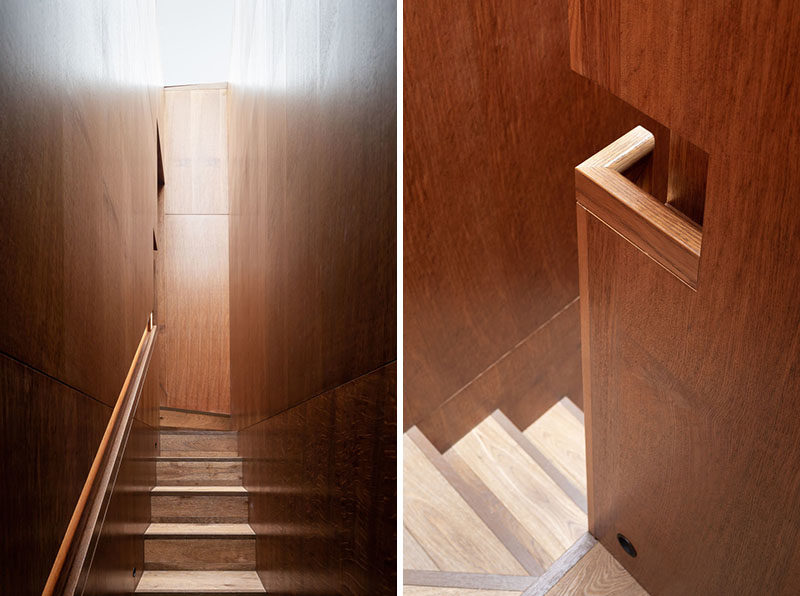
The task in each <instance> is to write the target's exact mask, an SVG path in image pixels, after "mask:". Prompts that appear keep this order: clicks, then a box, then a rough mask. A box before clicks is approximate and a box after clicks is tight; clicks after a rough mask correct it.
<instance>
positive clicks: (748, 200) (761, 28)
mask: <svg viewBox="0 0 800 596" xmlns="http://www.w3.org/2000/svg"><path fill="white" fill-rule="evenodd" d="M570 7H571V9H570V16H571V27H570V30H571V33H572V38H571V60H572V66H573V68H575V69H576V70H577V71H578V72H580V73H582V74H584V75H586V76H589V77H591V78H593V79H594V80H596V81H597V82H598V83H600V84H602V85H603V86H605V87H606V88H608V89H610V90H611V91H613V92H614V93H615V94H617V95H618V96H619V97H621V98H622V99H624V100H625V101H628V102H630V103H631V104H632V105H633V106H634V107H636V108H638V109H641V110H642V111H644V112H646V113H647V114H649V115H650V116H652V117H654V118H656V119H657V120H659V121H660V122H661V123H662V124H663V125H665V126H667V127H669V128H670V129H671V131H673V132H674V133H676V134H678V135H680V137H681V138H683V139H685V140H686V141H688V142H690V143H692V144H694V145H695V146H696V147H697V148H698V149H699V150H700V151H702V152H704V153H705V154H707V167H708V171H707V178H706V180H705V192H706V197H705V203H704V204H705V209H704V213H703V217H702V223H703V228H702V249H701V252H700V262H699V271H698V276H697V283H696V291H694V290H692V289H691V288H689V287H687V286H686V285H684V284H682V283H681V282H680V281H679V280H677V279H676V278H675V277H673V276H672V275H671V274H670V273H668V272H667V271H665V270H664V269H662V268H661V267H660V266H659V265H658V264H656V263H655V262H654V261H653V260H651V259H650V258H649V257H648V256H646V255H645V254H644V253H643V252H640V251H639V250H637V249H636V248H635V247H634V246H633V245H631V244H629V243H628V242H625V241H624V240H623V239H621V238H620V236H619V235H617V234H616V233H615V232H614V230H612V229H611V228H609V227H608V226H606V225H605V224H604V223H602V222H600V221H599V220H598V219H596V218H595V217H593V216H592V215H591V214H589V213H587V212H585V211H583V210H582V209H580V208H579V209H578V221H579V226H578V227H579V244H580V260H581V303H582V307H584V310H583V312H582V325H583V331H582V333H583V349H584V367H585V368H584V389H585V396H584V399H585V406H586V414H587V417H586V422H587V428H588V429H589V440H590V443H589V457H588V466H589V485H590V491H589V493H590V494H589V503H590V510H589V515H590V526H591V530H592V531H593V533H594V534H595V535H596V536H597V537H598V538H599V539H600V541H601V542H602V543H603V545H604V546H606V548H608V549H609V551H610V552H611V553H612V554H613V555H614V556H615V557H616V558H617V559H618V560H619V561H620V562H621V563H622V564H623V565H624V566H625V567H626V568H627V569H628V570H629V571H630V572H631V574H632V575H633V576H634V577H635V578H636V579H637V580H638V581H639V582H640V583H641V584H642V586H643V587H644V588H645V589H647V590H648V591H649V592H650V593H651V594H796V593H797V591H798V590H799V589H800V558H798V556H797V553H798V550H800V523H798V518H797V511H798V510H800V483H798V481H797V473H796V470H797V468H798V466H800V450H798V448H797V445H798V441H800V421H798V417H797V416H796V412H797V411H798V408H800V350H798V345H799V342H800V331H799V329H800V325H798V322H800V300H798V295H800V268H798V266H797V263H798V259H800V205H799V204H798V202H797V200H796V197H797V195H798V193H799V192H800V169H798V167H797V163H796V162H797V158H796V156H797V154H798V149H800V133H798V130H800V129H799V128H798V123H799V122H800V111H798V105H800V85H798V79H797V75H796V73H797V72H800V53H798V52H797V48H798V47H800V46H799V43H800V11H798V9H797V6H796V5H795V4H794V3H791V2H775V3H772V4H770V5H769V6H766V5H764V3H761V2H755V1H752V0H749V1H746V2H742V3H739V4H737V5H735V6H734V5H730V4H729V3H723V2H701V3H696V2H690V1H689V0H667V1H658V2H656V1H649V0H648V1H644V2H642V1H628V0H603V1H595V0H573V1H572V2H571V3H570ZM612 140H613V139H611V138H609V139H608V141H612ZM696 155H698V158H700V156H699V154H698V153H697V152H696ZM588 156H589V154H587V155H586V156H584V157H588ZM689 159H691V157H689ZM702 159H705V157H702ZM690 165H691V164H690ZM695 165H697V164H695ZM686 169H687V168H685V167H684V169H683V171H686ZM695 217H696V214H695ZM618 532H621V533H623V534H624V535H625V536H627V537H628V538H629V539H630V540H631V541H632V543H633V544H634V546H635V547H636V550H637V551H638V556H637V557H636V558H635V559H633V558H631V557H629V556H628V555H626V554H625V553H624V552H623V550H622V548H621V547H620V545H619V544H618V542H617V538H616V534H617V533H618Z"/></svg>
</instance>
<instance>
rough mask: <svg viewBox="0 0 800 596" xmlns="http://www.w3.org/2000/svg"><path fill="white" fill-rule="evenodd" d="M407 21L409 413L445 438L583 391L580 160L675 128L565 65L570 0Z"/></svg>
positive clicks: (446, 7)
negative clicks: (637, 133)
mask: <svg viewBox="0 0 800 596" xmlns="http://www.w3.org/2000/svg"><path fill="white" fill-rule="evenodd" d="M403 31H404V36H405V39H404V50H403V51H404V57H403V76H404V114H405V118H404V128H405V130H404V220H403V222H404V254H403V258H404V278H403V279H404V282H403V283H404V305H405V312H404V346H405V361H404V369H405V371H404V388H405V392H404V401H403V404H404V405H403V407H404V425H405V426H406V428H408V427H409V426H411V425H414V424H420V425H421V426H422V427H424V428H425V431H426V434H427V435H428V436H429V438H430V439H431V440H432V441H434V442H435V443H436V444H437V446H439V447H440V448H442V449H444V448H446V447H447V446H449V445H450V444H452V442H454V441H455V440H457V439H458V438H459V437H460V436H462V435H463V434H464V433H466V432H467V431H468V430H469V429H470V428H472V426H474V425H475V424H476V423H477V422H479V421H480V420H481V419H482V417H483V416H485V415H486V414H487V413H489V412H491V411H492V410H494V409H495V408H497V407H500V408H501V409H503V411H505V412H507V413H508V415H509V416H511V417H512V418H513V419H514V421H515V422H517V424H518V425H519V426H522V427H524V426H527V425H528V424H530V422H532V421H533V420H534V419H535V417H536V416H537V415H538V414H541V413H542V412H544V411H545V410H546V409H547V408H548V407H549V406H551V405H552V404H553V403H555V402H556V401H557V400H558V399H559V398H560V397H562V396H563V395H564V394H568V395H569V396H570V397H572V398H573V399H574V400H575V401H576V402H580V378H579V376H578V375H577V374H576V370H577V367H578V362H579V346H578V341H577V318H576V316H575V310H576V308H577V307H575V308H573V309H572V310H564V309H565V307H567V306H568V305H570V304H571V303H572V302H573V301H574V300H575V298H576V297H577V296H578V278H577V245H576V239H575V227H574V217H575V216H574V205H573V197H574V181H573V173H572V168H573V167H574V166H575V165H576V164H577V163H579V162H580V161H582V160H583V159H584V158H585V156H586V155H587V154H591V153H592V152H593V151H596V150H598V149H600V148H601V147H602V146H604V145H605V144H607V143H608V141H609V139H611V138H615V135H616V136H619V135H621V134H622V133H624V132H627V131H628V130H630V128H632V127H633V126H635V125H636V124H645V123H647V126H648V127H651V128H649V130H652V131H654V132H656V136H657V138H658V137H660V136H661V134H662V132H663V128H662V127H658V126H657V125H656V124H655V123H653V122H652V121H650V120H649V119H647V118H646V117H644V116H643V115H642V114H640V113H639V112H637V111H636V110H634V109H632V108H631V107H630V106H627V105H626V104H624V103H623V102H621V101H619V100H618V99H617V98H615V97H613V96H612V95H610V94H609V93H607V92H604V91H602V90H600V89H599V88H598V87H597V86H596V85H593V84H592V83H590V82H588V81H587V80H586V79H583V78H581V77H578V76H576V75H575V74H574V73H572V72H571V71H570V70H569V61H568V57H567V52H568V49H569V31H568V25H567V6H566V4H565V3H562V2H559V1H558V0H546V1H545V2H525V1H522V0H519V1H512V2H502V3H496V2H488V1H479V2H467V3H464V2H458V3H447V4H443V3H440V2H435V1H417V2H408V3H406V4H405V5H404V29H403ZM456 65H458V66H456ZM662 186H664V185H663V184H662ZM664 189H665V186H664ZM551 325H552V326H553V327H558V328H559V329H560V331H558V332H556V331H555V330H554V329H551V330H548V329H547V327H548V326H551ZM554 354H558V356H555V355H554ZM487 377H488V378H487Z"/></svg>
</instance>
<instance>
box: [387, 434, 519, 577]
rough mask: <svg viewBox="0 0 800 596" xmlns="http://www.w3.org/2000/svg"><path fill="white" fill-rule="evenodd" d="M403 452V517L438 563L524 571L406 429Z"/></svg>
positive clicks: (488, 570) (472, 568) (469, 568)
mask: <svg viewBox="0 0 800 596" xmlns="http://www.w3.org/2000/svg"><path fill="white" fill-rule="evenodd" d="M403 455H404V480H403V488H404V491H403V504H404V513H403V518H404V520H403V521H404V522H405V524H406V526H407V528H408V530H409V531H410V532H411V533H412V534H413V535H414V537H415V538H416V539H417V541H418V542H419V544H420V545H421V546H422V547H423V548H424V549H425V551H426V552H427V553H428V554H429V556H430V557H431V559H432V560H433V561H434V562H435V563H436V565H437V566H438V567H439V568H440V569H442V570H444V571H466V572H477V573H481V572H483V573H498V574H508V575H525V574H526V572H525V569H524V568H523V567H522V566H521V565H520V564H519V562H517V560H516V559H515V558H514V556H513V555H512V554H511V553H510V552H509V551H508V549H507V548H506V547H505V546H504V545H503V544H502V543H501V542H500V541H499V540H498V539H497V537H496V536H495V535H494V534H493V533H492V532H491V530H489V528H488V527H486V525H485V524H484V523H483V521H481V519H480V518H479V517H478V516H477V514H476V513H475V512H474V511H473V510H472V509H471V508H470V507H469V505H467V503H466V502H465V501H464V499H463V498H461V496H460V495H459V494H458V492H456V490H455V489H454V488H453V487H452V486H450V484H449V483H448V482H447V480H446V479H445V478H444V477H443V476H442V474H441V473H440V472H439V471H438V470H437V469H436V467H435V466H434V465H433V464H432V463H431V462H430V461H429V460H428V458H427V457H425V455H424V454H423V453H422V451H421V450H420V449H419V447H417V445H416V444H415V443H414V442H413V441H412V440H411V439H410V438H409V437H408V435H407V434H406V435H405V436H404V437H403Z"/></svg>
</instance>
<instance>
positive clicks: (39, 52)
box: [0, 0, 160, 405]
mask: <svg viewBox="0 0 800 596" xmlns="http://www.w3.org/2000/svg"><path fill="white" fill-rule="evenodd" d="M154 22H155V2H152V1H149V2H148V1H142V2H136V3H124V4H120V5H117V4H107V3H104V2H100V1H97V0H94V1H90V2H88V3H87V2H78V1H75V0H71V1H68V2H63V3H59V5H58V7H57V8H56V7H46V6H44V5H41V6H31V5H30V3H29V2H25V1H24V0H12V1H9V2H4V3H3V5H2V7H0V35H2V38H3V39H4V40H6V43H4V44H3V47H2V49H0V81H1V82H2V88H3V90H4V92H3V94H2V98H0V113H2V117H0V140H2V142H0V160H1V161H2V163H3V168H2V173H0V210H1V211H2V213H3V219H2V230H1V233H0V237H2V239H3V240H2V247H3V250H2V251H0V287H2V292H0V309H1V310H2V312H3V313H5V316H6V317H7V318H8V320H10V321H14V323H13V324H10V325H6V326H4V329H3V330H2V331H0V352H2V353H4V354H7V355H9V356H11V357H13V358H15V359H17V360H19V361H21V362H25V363H26V364H27V365H29V366H31V367H33V368H35V369H37V370H40V371H42V372H44V373H46V374H47V375H50V376H52V377H55V378H58V379H60V380H62V381H64V382H65V383H67V384H68V385H70V386H72V387H75V388H77V389H78V390H80V391H82V392H84V393H86V394H87V395H91V396H92V397H94V398H95V399H98V400H100V401H102V402H104V403H106V404H108V405H113V404H114V402H115V401H116V398H117V395H118V394H119V389H120V387H121V386H122V383H123V381H124V379H125V375H126V373H127V371H128V367H129V365H130V362H131V359H132V358H133V354H134V352H135V351H136V347H137V345H138V342H139V338H140V337H141V330H142V328H143V327H144V325H145V323H146V321H147V318H148V315H149V313H150V312H151V311H152V310H153V308H152V305H153V239H152V236H153V228H154V227H155V217H156V177H157V174H156V163H157V159H156V111H157V106H158V93H159V90H160V89H159V88H160V82H159V80H158V76H159V70H158V56H157V51H156V49H157V45H156V43H155V35H156V33H155V25H154ZM110 31H113V32H114V34H113V35H111V34H109V32H110ZM131 47H136V48H138V49H139V50H140V51H136V52H132V51H130V48H131ZM101 48H102V49H101ZM109 73H115V76H114V77H111V76H109Z"/></svg>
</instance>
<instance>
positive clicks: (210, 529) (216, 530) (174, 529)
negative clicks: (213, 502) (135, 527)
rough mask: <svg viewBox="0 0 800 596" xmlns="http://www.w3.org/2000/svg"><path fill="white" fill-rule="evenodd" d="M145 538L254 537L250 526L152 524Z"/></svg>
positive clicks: (146, 531)
mask: <svg viewBox="0 0 800 596" xmlns="http://www.w3.org/2000/svg"><path fill="white" fill-rule="evenodd" d="M144 535H145V537H151V538H155V537H157V536H158V537H163V536H187V537H202V536H255V535H256V533H255V532H254V531H253V528H251V527H250V524H183V523H170V524H168V523H152V524H150V525H149V526H148V527H147V530H145V533H144Z"/></svg>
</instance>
